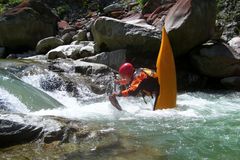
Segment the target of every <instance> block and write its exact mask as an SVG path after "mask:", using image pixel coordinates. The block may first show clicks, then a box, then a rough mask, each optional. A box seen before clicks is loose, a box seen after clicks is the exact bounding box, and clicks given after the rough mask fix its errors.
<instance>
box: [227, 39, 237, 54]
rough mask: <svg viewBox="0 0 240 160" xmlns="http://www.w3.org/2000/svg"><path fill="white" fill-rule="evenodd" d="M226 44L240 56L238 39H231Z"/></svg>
mask: <svg viewBox="0 0 240 160" xmlns="http://www.w3.org/2000/svg"><path fill="white" fill-rule="evenodd" d="M228 44H229V45H230V46H231V47H232V48H233V49H234V50H235V51H236V52H237V53H238V54H239V55H240V37H239V36H238V37H234V38H232V39H231V40H230V41H229V42H228Z"/></svg>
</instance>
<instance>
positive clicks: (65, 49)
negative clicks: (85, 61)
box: [47, 45, 82, 59]
mask: <svg viewBox="0 0 240 160" xmlns="http://www.w3.org/2000/svg"><path fill="white" fill-rule="evenodd" d="M81 48H82V46H81V45H63V46H59V47H57V48H54V49H52V50H50V51H49V52H48V53H47V56H48V58H49V59H56V58H67V57H70V58H74V57H73V56H72V54H73V53H74V52H80V49H81Z"/></svg>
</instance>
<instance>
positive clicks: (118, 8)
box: [103, 3, 125, 14]
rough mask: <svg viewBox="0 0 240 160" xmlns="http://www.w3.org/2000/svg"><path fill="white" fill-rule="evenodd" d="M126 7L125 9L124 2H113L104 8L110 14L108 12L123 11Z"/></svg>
mask: <svg viewBox="0 0 240 160" xmlns="http://www.w3.org/2000/svg"><path fill="white" fill-rule="evenodd" d="M124 9H125V7H124V6H123V5H122V4H118V3H115V4H111V5H109V6H107V7H105V8H104V9H103V11H104V13H105V14H108V13H110V12H113V11H122V10H124Z"/></svg>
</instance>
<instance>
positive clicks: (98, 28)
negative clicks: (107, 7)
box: [92, 17, 161, 56]
mask: <svg viewBox="0 0 240 160" xmlns="http://www.w3.org/2000/svg"><path fill="white" fill-rule="evenodd" d="M92 34H93V37H94V41H95V42H96V49H97V50H96V52H100V51H114V50H118V49H128V50H129V51H130V52H133V53H138V55H139V56H141V55H146V54H148V55H151V56H156V55H157V54H158V51H159V45H160V39H161V32H160V31H158V30H155V29H153V27H152V26H150V25H141V24H130V23H127V22H123V21H120V20H117V19H113V18H107V17H100V18H98V19H97V20H96V21H95V23H94V25H93V27H92Z"/></svg>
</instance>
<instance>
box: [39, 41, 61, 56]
mask: <svg viewBox="0 0 240 160" xmlns="http://www.w3.org/2000/svg"><path fill="white" fill-rule="evenodd" d="M63 43H64V41H63V40H61V39H59V38H57V37H47V38H44V39H42V40H40V41H39V42H38V43H37V46H36V52H37V53H38V54H46V53H47V52H48V51H49V50H51V49H54V48H56V47H58V46H61V45H63Z"/></svg>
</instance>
